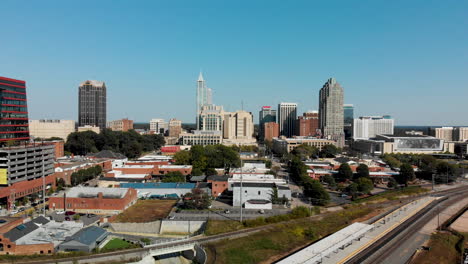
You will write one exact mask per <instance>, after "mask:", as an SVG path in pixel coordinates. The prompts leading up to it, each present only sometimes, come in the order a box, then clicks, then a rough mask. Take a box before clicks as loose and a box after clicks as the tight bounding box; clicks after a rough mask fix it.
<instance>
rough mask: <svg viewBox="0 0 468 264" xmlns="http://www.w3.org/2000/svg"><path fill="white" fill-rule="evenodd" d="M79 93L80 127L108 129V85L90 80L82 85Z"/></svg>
mask: <svg viewBox="0 0 468 264" xmlns="http://www.w3.org/2000/svg"><path fill="white" fill-rule="evenodd" d="M78 93H79V94H78V126H80V127H82V126H97V127H99V128H100V129H101V130H102V129H104V128H106V119H107V106H106V105H107V94H106V84H105V83H104V82H100V81H90V80H88V81H85V82H82V83H81V84H80V87H79V92H78Z"/></svg>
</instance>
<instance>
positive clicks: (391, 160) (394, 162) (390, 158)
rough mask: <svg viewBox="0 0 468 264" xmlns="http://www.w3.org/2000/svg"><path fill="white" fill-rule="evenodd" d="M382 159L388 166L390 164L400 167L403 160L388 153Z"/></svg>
mask: <svg viewBox="0 0 468 264" xmlns="http://www.w3.org/2000/svg"><path fill="white" fill-rule="evenodd" d="M382 160H383V161H384V162H385V163H387V165H388V166H390V167H392V168H399V167H400V166H401V162H400V161H399V160H398V159H396V158H395V157H393V156H390V155H388V154H385V155H383V156H382Z"/></svg>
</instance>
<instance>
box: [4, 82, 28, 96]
mask: <svg viewBox="0 0 468 264" xmlns="http://www.w3.org/2000/svg"><path fill="white" fill-rule="evenodd" d="M2 82H3V80H0V89H5V90H9V91H13V92H19V93H24V92H26V90H25V89H24V88H19V87H12V86H7V85H4V84H1V83H2ZM15 85H16V84H15Z"/></svg>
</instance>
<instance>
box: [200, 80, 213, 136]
mask: <svg viewBox="0 0 468 264" xmlns="http://www.w3.org/2000/svg"><path fill="white" fill-rule="evenodd" d="M212 97H213V91H212V90H211V89H210V88H207V87H206V81H205V80H204V79H203V74H202V73H201V72H200V75H198V80H197V117H196V123H197V129H201V127H200V113H201V111H202V107H203V106H204V105H211V104H212V103H213V102H212V100H213V98H212Z"/></svg>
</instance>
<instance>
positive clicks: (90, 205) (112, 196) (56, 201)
mask: <svg viewBox="0 0 468 264" xmlns="http://www.w3.org/2000/svg"><path fill="white" fill-rule="evenodd" d="M137 200H138V197H137V191H136V190H135V189H133V188H128V189H125V188H91V187H74V188H72V189H70V190H69V191H67V192H66V194H65V195H63V196H60V197H57V196H55V197H50V198H49V208H50V209H51V210H66V211H75V212H79V213H93V214H118V213H120V212H122V211H123V210H125V209H127V208H128V207H130V206H131V205H133V204H134V203H135V202H136V201H137ZM64 204H65V205H66V206H65V207H64Z"/></svg>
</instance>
